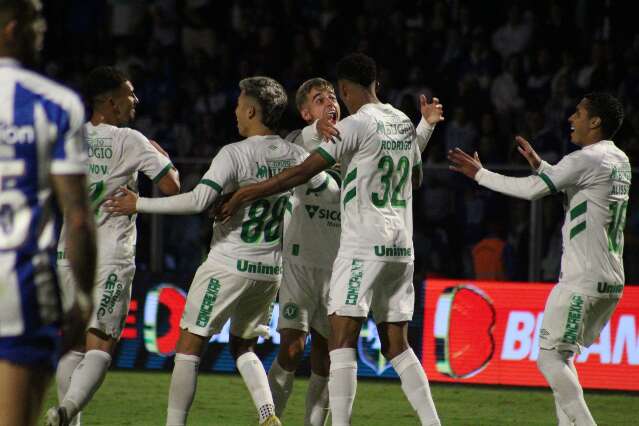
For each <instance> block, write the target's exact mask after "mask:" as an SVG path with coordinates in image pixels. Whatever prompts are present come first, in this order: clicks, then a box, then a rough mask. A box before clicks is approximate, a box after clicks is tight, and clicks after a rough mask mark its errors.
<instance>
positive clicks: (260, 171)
mask: <svg viewBox="0 0 639 426" xmlns="http://www.w3.org/2000/svg"><path fill="white" fill-rule="evenodd" d="M239 86H240V89H241V92H240V96H239V98H238V101H237V108H236V109H235V116H236V118H237V127H238V130H239V133H240V135H241V136H243V137H245V138H246V139H244V140H242V141H240V142H237V143H233V144H229V145H226V146H224V147H223V148H222V149H221V150H220V151H219V152H218V154H217V155H216V156H215V158H213V161H212V162H211V167H210V168H209V170H208V171H207V172H206V174H205V175H204V177H203V178H202V180H201V181H200V183H199V185H197V186H196V187H195V189H194V190H193V191H191V192H188V193H185V194H181V195H176V196H172V197H167V198H162V199H146V198H137V197H136V196H135V194H132V193H131V192H130V191H126V190H124V196H122V197H111V198H110V199H109V203H110V210H111V211H113V212H117V213H119V214H131V213H132V212H135V211H138V212H141V213H165V214H194V213H199V212H202V211H203V210H205V209H207V208H209V207H211V206H212V205H213V204H214V203H215V201H216V200H217V199H218V198H219V196H220V195H221V194H222V193H231V192H232V191H235V190H237V189H238V188H240V187H242V186H245V185H248V184H251V183H254V182H260V181H263V180H266V179H268V178H269V177H270V176H273V175H275V174H277V173H280V172H281V171H282V170H285V169H287V168H290V167H292V166H295V165H297V164H299V163H301V162H302V161H303V160H304V158H306V157H307V156H308V153H306V151H305V150H304V149H303V148H301V147H299V146H296V145H294V144H291V143H289V142H287V141H285V140H284V139H282V138H280V137H279V136H277V135H276V134H275V129H276V128H277V126H278V123H279V120H280V118H281V116H282V113H283V112H284V110H285V109H286V103H287V97H286V92H285V91H284V88H283V87H282V85H281V84H279V83H278V82H277V81H275V80H273V79H271V78H268V77H252V78H246V79H244V80H241V81H240V83H239ZM325 181H326V175H325V174H319V175H317V176H316V177H315V178H314V179H313V181H312V182H311V184H310V187H311V188H312V189H317V188H319V187H320V186H321V185H323V184H324V183H325ZM334 190H337V188H336V185H335V188H334ZM287 203H288V194H277V195H275V194H273V195H271V196H269V197H261V198H258V199H255V200H254V202H253V203H252V204H251V205H248V206H246V207H245V208H243V209H240V210H239V211H237V213H236V214H234V215H233V216H232V217H230V220H228V221H227V222H225V223H221V222H216V223H215V224H214V226H213V239H212V241H211V250H210V252H209V255H208V258H207V259H206V260H205V261H204V263H202V265H200V267H199V268H198V270H197V271H196V273H195V277H194V278H193V282H192V284H191V287H190V289H189V293H188V296H187V300H186V306H185V308H184V315H183V316H182V320H181V322H180V328H181V331H180V339H179V340H178V343H177V347H176V356H175V366H174V368H173V374H172V377H171V387H170V390H169V402H168V410H167V421H166V424H167V425H169V426H174V425H184V424H185V422H186V417H187V414H188V410H189V408H190V406H191V403H192V402H193V397H194V395H195V387H196V380H197V370H198V365H199V362H200V357H201V355H202V353H203V352H204V350H205V349H206V345H207V342H208V341H209V339H210V337H211V336H212V335H214V334H217V333H219V332H220V331H221V330H222V327H223V326H224V324H225V323H226V321H227V320H228V319H229V318H230V319H231V330H230V349H231V354H232V355H233V357H234V359H235V360H236V365H237V369H238V370H239V372H240V374H241V375H242V379H244V382H245V383H246V386H247V388H248V390H249V393H250V394H251V397H252V399H253V402H254V404H255V407H256V409H257V411H258V414H259V423H260V424H263V425H280V424H281V423H280V421H279V419H278V418H277V416H276V415H275V411H274V405H273V397H272V395H271V391H270V389H269V386H268V379H267V377H266V372H265V371H264V366H263V365H262V363H261V362H260V360H259V359H258V357H257V356H256V355H255V352H254V348H255V344H256V343H257V336H258V332H259V330H260V327H259V326H260V325H261V324H264V323H266V322H267V321H266V320H267V319H268V317H269V316H270V307H271V303H272V302H273V300H274V298H275V295H276V293H277V290H278V287H279V283H280V280H281V276H282V263H281V227H282V219H283V217H284V210H285V209H286V205H287Z"/></svg>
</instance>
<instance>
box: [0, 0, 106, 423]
mask: <svg viewBox="0 0 639 426" xmlns="http://www.w3.org/2000/svg"><path fill="white" fill-rule="evenodd" d="M45 28H46V24H45V22H44V18H43V17H42V14H41V5H40V3H39V2H36V1H23V0H3V1H1V2H0V29H1V30H2V31H1V32H0V424H2V425H8V426H25V425H33V424H35V422H36V420H37V418H38V414H39V412H40V406H41V404H42V397H43V394H44V391H45V389H46V387H47V385H48V383H49V379H50V377H51V374H52V372H53V370H54V369H55V365H56V363H57V359H58V356H59V355H60V349H61V348H60V346H61V345H60V344H61V342H60V331H61V325H62V321H63V317H62V310H61V306H60V297H59V291H58V282H57V278H56V273H55V247H56V244H57V240H58V237H59V234H60V225H61V215H60V211H63V212H64V217H65V220H67V221H68V222H69V226H68V227H67V229H66V232H67V233H68V234H69V236H73V239H72V240H71V241H70V244H69V260H70V262H71V267H72V269H73V272H74V274H75V277H76V279H77V283H78V292H79V294H80V295H81V296H82V297H81V298H80V299H82V300H84V301H85V303H84V304H83V305H82V306H80V307H79V306H78V305H76V306H74V307H73V308H72V309H71V310H70V311H69V313H68V315H67V316H66V318H64V320H66V321H68V324H69V325H70V327H66V328H64V329H63V332H64V337H65V338H66V339H65V340H67V341H65V342H63V343H64V347H63V348H62V349H63V350H67V349H69V347H70V346H72V345H75V344H77V341H78V340H79V339H80V337H81V335H82V330H83V329H84V326H85V324H86V321H87V319H88V314H89V312H90V310H91V306H90V305H91V303H90V299H89V297H88V295H89V293H90V292H91V287H92V286H93V275H94V273H95V227H94V224H93V218H92V215H91V212H90V208H89V200H88V197H87V194H86V181H85V170H86V149H85V145H84V141H83V138H82V132H81V127H82V121H83V119H84V111H83V107H82V103H81V102H80V99H79V98H78V97H77V95H76V94H75V93H73V92H72V91H71V90H69V89H67V88H65V87H62V86H60V85H59V84H57V83H54V82H53V81H51V80H49V79H47V78H45V77H43V76H41V75H39V74H36V73H34V72H31V71H28V70H26V69H25V68H23V66H22V65H21V63H20V62H23V63H32V62H34V61H35V60H36V59H37V56H38V53H39V50H40V49H41V48H42V41H43V37H44V31H45ZM19 61H20V62H19ZM80 308H83V309H80Z"/></svg>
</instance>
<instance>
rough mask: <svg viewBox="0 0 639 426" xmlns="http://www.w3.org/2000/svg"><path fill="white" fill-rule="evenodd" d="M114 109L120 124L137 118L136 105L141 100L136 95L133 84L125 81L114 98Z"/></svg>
mask: <svg viewBox="0 0 639 426" xmlns="http://www.w3.org/2000/svg"><path fill="white" fill-rule="evenodd" d="M112 102H113V109H114V111H115V116H116V118H117V121H118V123H117V124H118V125H119V126H123V125H125V124H128V123H130V122H131V121H133V120H134V119H135V107H136V106H137V105H138V103H139V102H140V100H139V99H138V97H137V96H135V91H134V90H133V85H132V84H131V82H130V81H125V82H124V83H122V86H120V88H119V89H118V90H117V92H116V93H115V94H114V96H113V98H112Z"/></svg>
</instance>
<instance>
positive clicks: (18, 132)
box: [0, 123, 35, 145]
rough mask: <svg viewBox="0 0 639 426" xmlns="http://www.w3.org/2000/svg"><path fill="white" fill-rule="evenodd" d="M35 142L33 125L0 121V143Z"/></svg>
mask: <svg viewBox="0 0 639 426" xmlns="http://www.w3.org/2000/svg"><path fill="white" fill-rule="evenodd" d="M34 142H35V129H34V128H33V126H14V125H13V124H6V123H0V143H2V144H7V145H18V144H31V143H34Z"/></svg>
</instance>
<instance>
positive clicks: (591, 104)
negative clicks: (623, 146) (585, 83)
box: [584, 92, 624, 139]
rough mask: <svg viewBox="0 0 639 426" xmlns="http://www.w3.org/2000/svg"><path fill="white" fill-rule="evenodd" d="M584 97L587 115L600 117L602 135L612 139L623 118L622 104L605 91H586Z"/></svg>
mask: <svg viewBox="0 0 639 426" xmlns="http://www.w3.org/2000/svg"><path fill="white" fill-rule="evenodd" d="M584 99H587V100H588V104H587V106H586V110H588V115H589V116H590V117H599V118H601V133H602V136H603V137H604V138H605V139H612V138H613V137H614V136H615V134H617V132H618V131H619V129H620V128H621V125H622V124H623V119H624V112H623V105H622V104H621V102H619V99H617V98H615V97H614V96H612V95H611V94H610V93H606V92H592V93H588V94H587V95H586V96H584Z"/></svg>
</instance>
